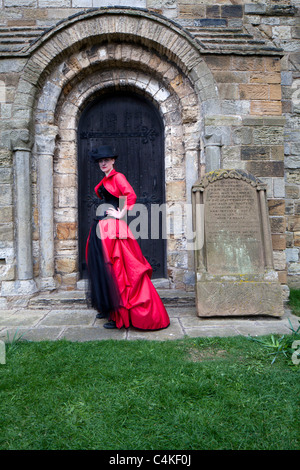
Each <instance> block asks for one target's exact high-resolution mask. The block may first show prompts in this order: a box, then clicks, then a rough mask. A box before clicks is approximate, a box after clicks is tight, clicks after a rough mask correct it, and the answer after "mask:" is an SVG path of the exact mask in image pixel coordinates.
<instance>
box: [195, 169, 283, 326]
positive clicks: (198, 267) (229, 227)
mask: <svg viewBox="0 0 300 470" xmlns="http://www.w3.org/2000/svg"><path fill="white" fill-rule="evenodd" d="M192 202H193V226H194V232H195V233H196V245H195V272H196V303H197V313H198V315H199V316H204V317H207V316H228V315H231V316H235V315H237V316H239V315H247V316H248V315H249V316H250V315H272V316H281V315H282V314H283V298H282V289H281V286H280V283H279V282H278V278H277V273H276V271H275V270H274V265H273V250H272V241H271V232H270V223H269V215H268V208H267V199H266V186H265V185H264V184H262V183H261V182H260V181H259V180H258V179H257V178H255V177H254V176H253V175H251V174H249V173H246V172H245V171H243V170H215V171H211V172H209V173H207V174H206V175H205V176H204V177H203V178H201V179H200V180H198V181H197V182H196V183H195V184H194V185H193V188H192Z"/></svg>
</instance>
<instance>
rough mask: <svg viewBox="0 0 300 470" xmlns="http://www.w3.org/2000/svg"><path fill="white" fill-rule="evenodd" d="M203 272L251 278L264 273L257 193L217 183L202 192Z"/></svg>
mask: <svg viewBox="0 0 300 470" xmlns="http://www.w3.org/2000/svg"><path fill="white" fill-rule="evenodd" d="M204 207H205V213H204V221H205V222H204V223H205V240H206V257H207V259H206V262H207V271H208V272H209V273H211V274H245V273H250V274H255V273H260V272H263V271H264V255H263V241H262V232H261V220H260V208H259V200H258V192H257V190H256V188H255V187H252V186H251V185H250V184H249V183H248V182H246V181H243V180H238V179H231V178H228V179H220V180H216V181H214V182H213V183H211V184H209V185H208V187H207V188H206V190H205V191H204Z"/></svg>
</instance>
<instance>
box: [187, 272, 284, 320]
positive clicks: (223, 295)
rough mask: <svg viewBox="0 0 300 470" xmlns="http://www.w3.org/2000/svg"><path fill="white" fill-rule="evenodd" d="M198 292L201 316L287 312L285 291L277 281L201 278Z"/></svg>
mask: <svg viewBox="0 0 300 470" xmlns="http://www.w3.org/2000/svg"><path fill="white" fill-rule="evenodd" d="M196 294H197V311H198V315H199V316H201V317H214V316H223V317H224V316H252V315H271V316H276V317H280V316H282V315H283V302H282V291H281V287H280V285H279V283H277V282H276V283H272V282H269V283H268V282H255V281H248V280H245V281H235V282H234V281H233V282H222V281H219V282H210V281H207V282H197V285H196Z"/></svg>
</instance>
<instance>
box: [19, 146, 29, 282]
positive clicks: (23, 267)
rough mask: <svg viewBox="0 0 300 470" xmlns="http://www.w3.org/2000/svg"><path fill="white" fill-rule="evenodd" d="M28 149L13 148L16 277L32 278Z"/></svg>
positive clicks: (22, 278) (21, 278)
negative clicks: (15, 211) (15, 210)
mask: <svg viewBox="0 0 300 470" xmlns="http://www.w3.org/2000/svg"><path fill="white" fill-rule="evenodd" d="M30 159H31V152H30V150H29V149H15V171H16V209H17V226H16V229H17V260H18V266H17V273H18V279H20V280H25V279H32V278H33V264H32V237H31V181H30Z"/></svg>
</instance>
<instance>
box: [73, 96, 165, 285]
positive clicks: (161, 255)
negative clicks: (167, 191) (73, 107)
mask: <svg viewBox="0 0 300 470" xmlns="http://www.w3.org/2000/svg"><path fill="white" fill-rule="evenodd" d="M99 145H111V146H112V147H113V148H114V149H115V151H116V153H117V154H118V156H119V157H118V159H117V161H116V164H115V169H116V171H120V172H121V173H123V174H124V175H125V176H126V178H127V179H128V181H129V183H130V184H131V185H132V187H133V189H134V190H135V192H136V194H137V204H143V212H144V213H145V210H147V213H148V224H147V226H148V227H146V226H145V225H143V227H141V226H140V225H139V224H138V221H139V220H141V213H136V215H135V217H133V216H129V217H128V224H129V226H130V227H131V228H133V227H135V228H136V230H135V233H138V236H137V241H138V243H139V245H140V247H141V249H142V252H143V254H144V256H145V257H146V259H147V260H148V261H149V263H150V264H151V266H152V268H153V278H161V277H165V275H166V262H165V258H166V253H165V244H166V243H165V239H164V238H165V237H164V236H163V233H164V232H163V229H162V224H164V223H165V222H164V220H163V216H162V212H161V213H160V222H159V224H160V227H159V232H158V231H157V228H156V229H155V230H154V231H155V233H156V235H155V238H153V236H152V237H151V224H153V226H154V224H155V223H156V222H157V220H158V218H157V217H155V221H154V220H151V204H156V205H161V204H163V203H164V202H165V197H164V188H165V180H164V132H163V123H162V119H161V117H160V115H159V113H158V111H157V110H156V108H155V107H154V105H153V104H152V103H151V102H150V101H148V100H147V99H145V98H143V97H141V96H139V95H136V94H130V93H121V92H115V93H113V94H109V95H105V96H104V97H101V98H97V99H95V101H93V102H92V103H91V104H89V105H88V106H87V107H86V108H85V110H84V111H83V113H82V115H81V118H80V122H79V128H78V211H79V214H78V215H79V218H78V220H79V231H78V233H79V266H80V274H81V277H86V276H85V270H86V264H85V244H86V239H87V237H88V232H89V228H90V225H91V223H92V220H93V217H94V215H95V213H96V209H97V206H98V204H99V199H98V198H97V197H96V195H95V193H94V187H95V186H96V184H97V183H98V182H99V181H100V180H101V179H102V178H103V176H104V174H103V173H102V172H101V171H100V169H99V166H98V164H96V163H93V162H91V159H90V157H89V156H88V153H89V151H90V150H91V149H93V148H96V147H97V146H99ZM136 207H137V206H136ZM157 207H158V206H156V208H157ZM153 219H154V218H153ZM132 224H133V225H132ZM153 226H152V228H153ZM146 228H148V230H147V234H146V231H145V229H146ZM152 234H153V232H152ZM157 234H158V235H159V236H157Z"/></svg>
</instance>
